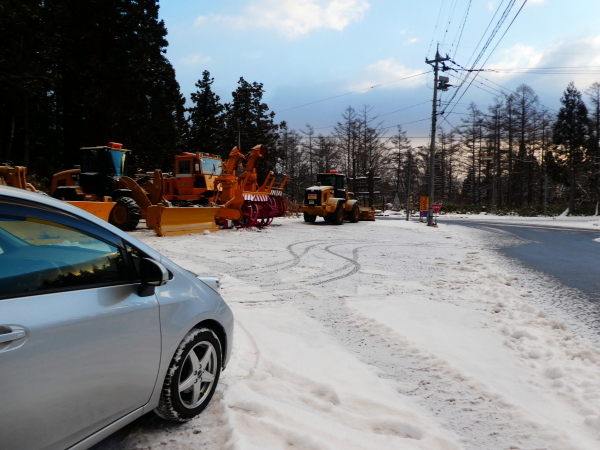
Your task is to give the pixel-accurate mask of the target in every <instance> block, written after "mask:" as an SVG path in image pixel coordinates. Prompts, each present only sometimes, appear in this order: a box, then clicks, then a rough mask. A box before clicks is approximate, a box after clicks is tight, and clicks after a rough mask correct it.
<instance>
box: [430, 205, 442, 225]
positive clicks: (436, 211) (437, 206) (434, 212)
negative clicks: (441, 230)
mask: <svg viewBox="0 0 600 450" xmlns="http://www.w3.org/2000/svg"><path fill="white" fill-rule="evenodd" d="M440 209H442V204H441V203H432V204H431V210H432V211H433V214H434V216H433V219H434V220H435V214H437V213H439V212H440ZM435 225H436V226H437V220H435Z"/></svg>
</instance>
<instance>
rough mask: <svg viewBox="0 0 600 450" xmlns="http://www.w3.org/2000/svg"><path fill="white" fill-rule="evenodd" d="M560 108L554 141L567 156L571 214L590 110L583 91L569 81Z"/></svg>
mask: <svg viewBox="0 0 600 450" xmlns="http://www.w3.org/2000/svg"><path fill="white" fill-rule="evenodd" d="M560 102H561V103H562V105H563V106H562V107H561V108H560V110H559V112H558V115H557V117H556V122H555V123H554V129H553V131H554V133H553V135H554V143H555V144H557V145H558V146H559V147H558V150H559V153H561V154H562V155H564V156H565V157H566V160H567V161H566V163H567V165H568V173H569V214H573V213H574V211H575V191H576V187H577V173H578V171H579V166H580V164H581V163H582V161H583V157H584V148H585V146H586V144H587V136H588V131H589V128H588V126H589V119H588V111H587V107H586V106H585V103H584V102H583V100H582V98H581V93H580V92H579V91H578V90H577V88H576V87H575V84H574V83H573V82H571V83H569V85H568V86H567V89H566V90H565V92H564V94H563V96H562V98H561V99H560Z"/></svg>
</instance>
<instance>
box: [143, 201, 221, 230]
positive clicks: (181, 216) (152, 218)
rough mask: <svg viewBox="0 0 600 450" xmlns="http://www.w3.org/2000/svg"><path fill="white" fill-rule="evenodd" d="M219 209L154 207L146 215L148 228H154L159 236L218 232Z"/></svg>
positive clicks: (207, 207) (149, 208) (209, 207)
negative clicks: (216, 219) (217, 218)
mask: <svg viewBox="0 0 600 450" xmlns="http://www.w3.org/2000/svg"><path fill="white" fill-rule="evenodd" d="M220 209H221V208H219V207H212V206H206V207H200V208H195V207H178V206H171V207H165V206H163V205H152V206H150V207H148V210H147V213H146V226H147V227H148V228H153V229H154V231H155V232H156V234H158V235H159V236H181V235H184V234H193V233H203V232H204V231H206V230H208V231H211V232H212V231H218V230H219V227H218V226H217V224H216V223H215V215H216V214H217V212H218V211H219V210H220Z"/></svg>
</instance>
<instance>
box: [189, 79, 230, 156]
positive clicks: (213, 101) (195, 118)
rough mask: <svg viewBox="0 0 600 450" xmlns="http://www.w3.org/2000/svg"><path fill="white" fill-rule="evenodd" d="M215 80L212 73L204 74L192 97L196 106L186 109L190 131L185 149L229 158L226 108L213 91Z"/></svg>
mask: <svg viewBox="0 0 600 450" xmlns="http://www.w3.org/2000/svg"><path fill="white" fill-rule="evenodd" d="M213 82H214V78H211V76H210V72H209V71H208V70H205V71H204V72H202V78H201V79H200V80H198V82H197V83H196V87H197V88H198V90H197V91H196V92H195V93H193V94H192V95H191V96H190V97H191V100H192V102H193V103H194V106H192V107H191V108H188V109H186V111H187V112H188V113H189V117H188V122H189V130H188V132H187V133H186V137H185V147H186V149H188V151H191V152H204V153H212V154H218V155H223V156H227V155H228V152H229V151H231V148H232V147H231V148H228V147H227V146H226V144H225V142H224V139H223V135H224V131H225V121H224V119H225V118H224V116H223V113H224V111H225V107H224V106H223V105H222V104H221V103H220V98H219V96H218V95H217V94H215V93H214V92H213V91H212V88H211V85H212V84H213Z"/></svg>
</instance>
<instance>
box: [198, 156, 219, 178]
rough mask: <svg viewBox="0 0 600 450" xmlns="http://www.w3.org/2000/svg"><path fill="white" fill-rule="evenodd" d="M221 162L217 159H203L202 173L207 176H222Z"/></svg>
mask: <svg viewBox="0 0 600 450" xmlns="http://www.w3.org/2000/svg"><path fill="white" fill-rule="evenodd" d="M221 172H222V167H221V160H220V159H216V158H202V173H203V174H205V175H221Z"/></svg>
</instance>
